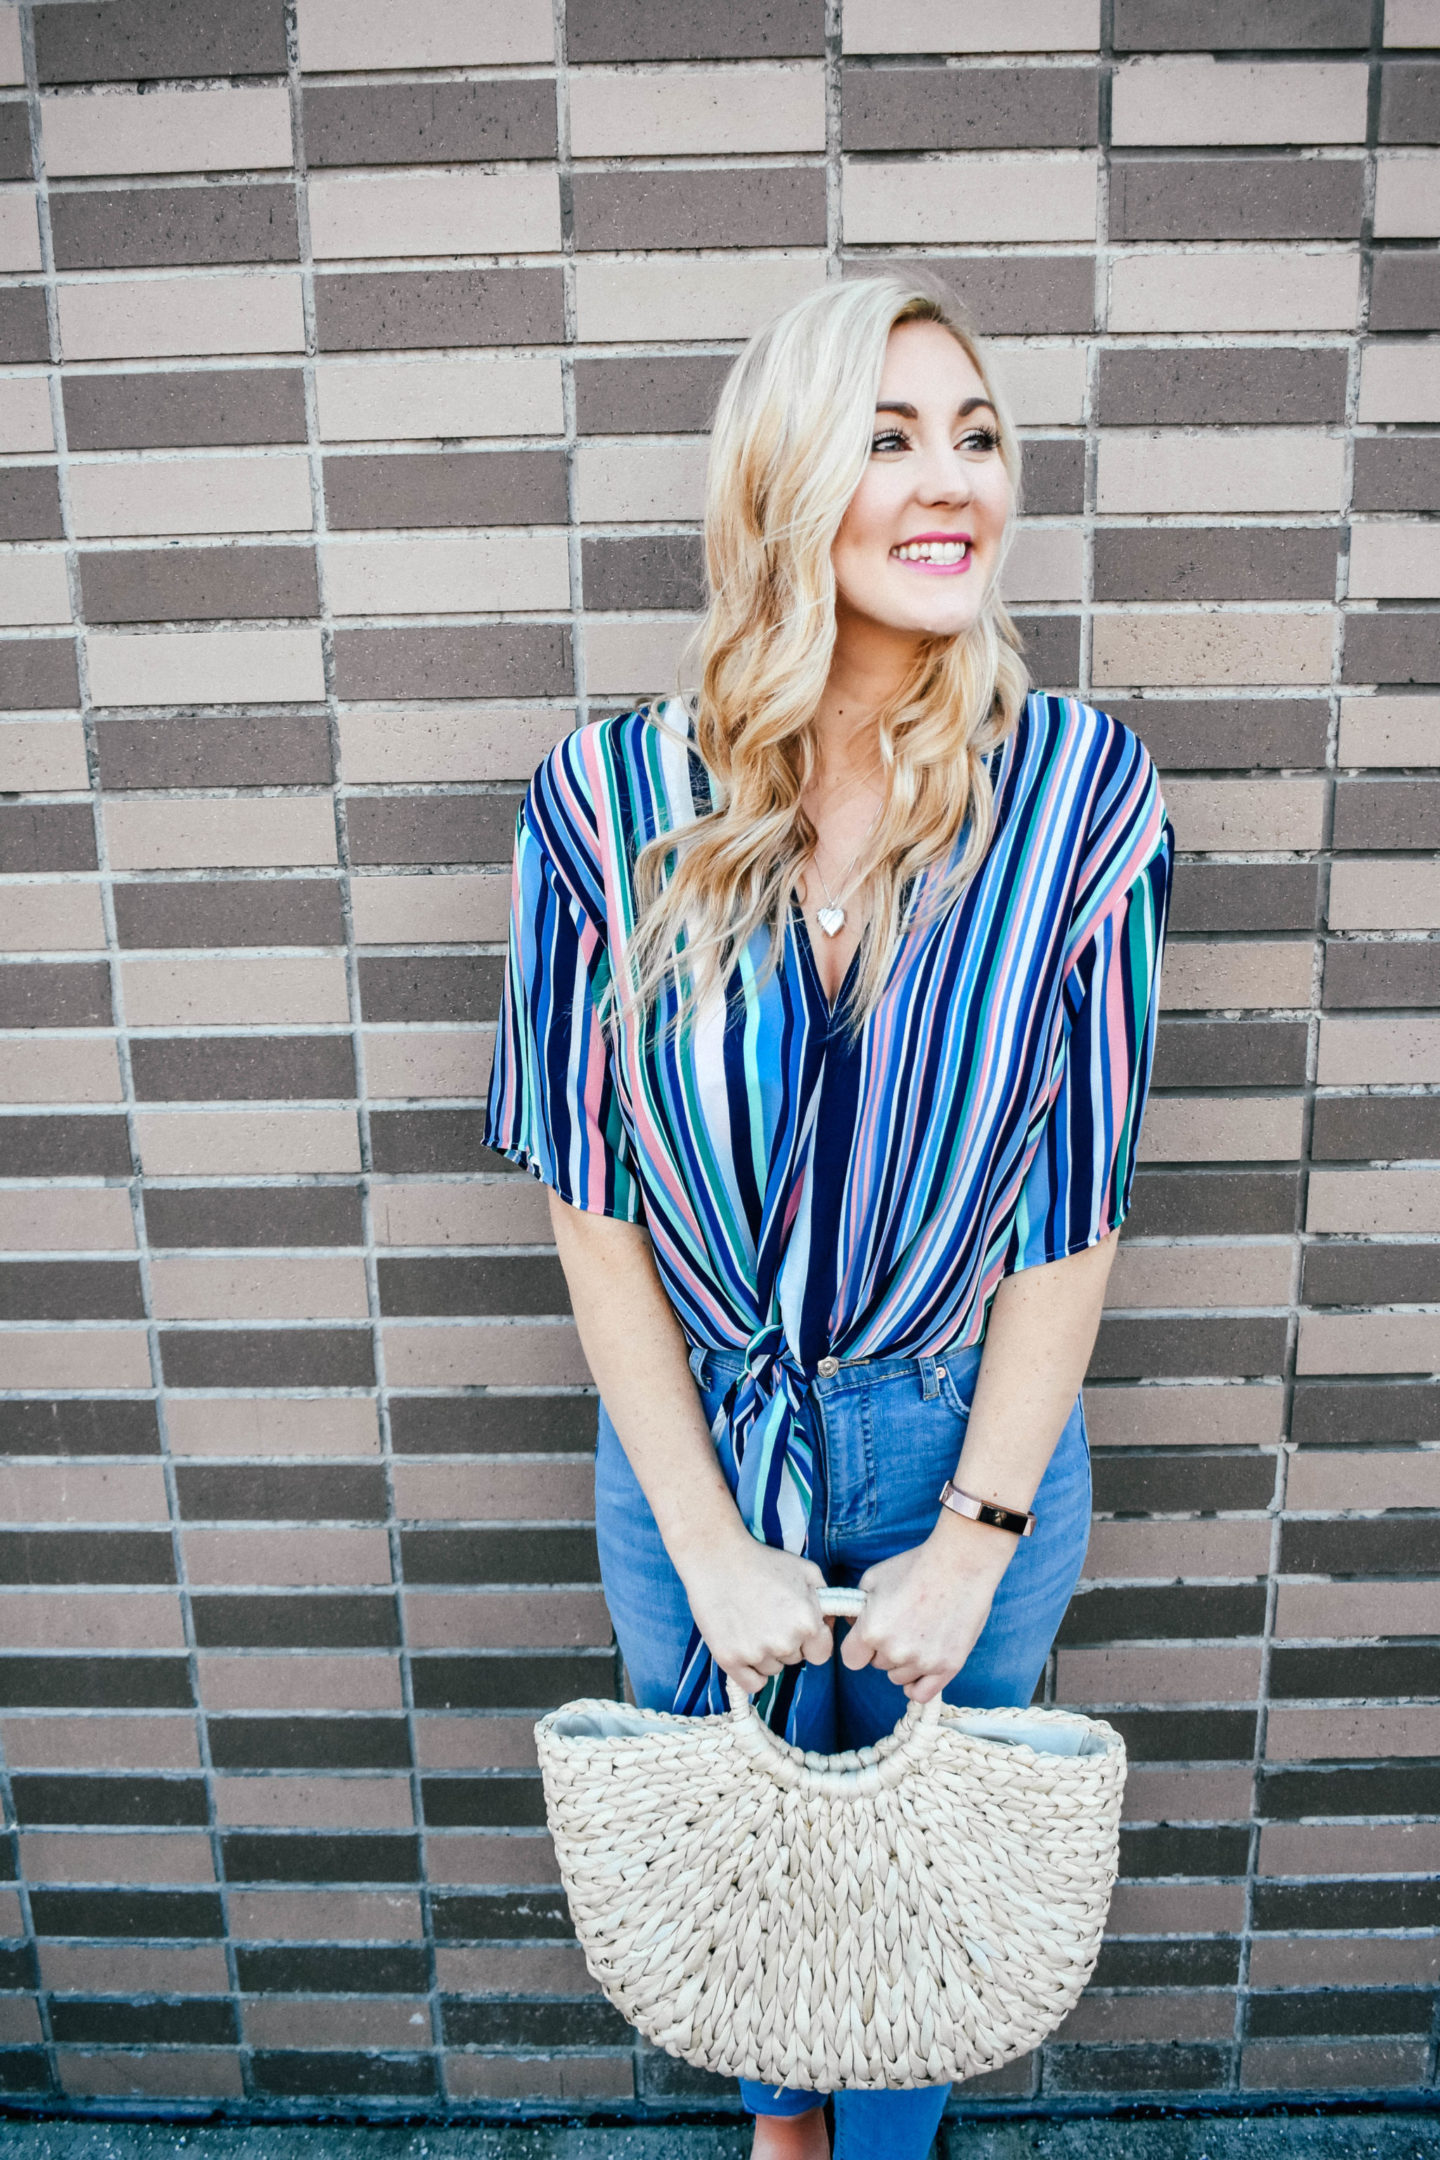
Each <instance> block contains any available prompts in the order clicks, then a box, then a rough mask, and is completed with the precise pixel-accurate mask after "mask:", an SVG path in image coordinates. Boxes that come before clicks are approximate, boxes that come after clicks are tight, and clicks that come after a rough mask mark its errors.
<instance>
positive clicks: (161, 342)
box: [59, 150, 305, 360]
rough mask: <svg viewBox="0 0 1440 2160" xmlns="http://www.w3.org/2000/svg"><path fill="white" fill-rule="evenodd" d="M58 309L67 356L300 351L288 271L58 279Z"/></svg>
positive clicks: (301, 335)
mask: <svg viewBox="0 0 1440 2160" xmlns="http://www.w3.org/2000/svg"><path fill="white" fill-rule="evenodd" d="M286 158H287V161H288V158H289V152H288V150H287V152H286ZM59 307H60V341H61V345H62V348H63V350H64V354H65V358H66V359H67V360H122V359H129V358H131V357H132V356H133V357H136V358H142V359H156V360H158V359H165V358H168V357H170V356H171V355H175V356H177V357H178V356H180V355H182V354H184V355H188V354H191V353H193V354H197V355H199V354H203V353H286V352H303V351H304V350H305V319H304V314H303V311H302V308H301V300H300V280H299V278H298V276H296V275H295V273H294V272H292V271H289V270H254V271H231V272H230V273H229V274H228V275H227V276H225V277H204V276H199V277H197V276H190V277H146V278H129V277H127V278H123V279H107V280H105V281H104V282H102V283H99V284H78V283H73V282H72V283H65V282H62V283H61V284H60V287H59Z"/></svg>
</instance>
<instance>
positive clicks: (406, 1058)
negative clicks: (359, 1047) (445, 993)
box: [361, 1028, 495, 1102]
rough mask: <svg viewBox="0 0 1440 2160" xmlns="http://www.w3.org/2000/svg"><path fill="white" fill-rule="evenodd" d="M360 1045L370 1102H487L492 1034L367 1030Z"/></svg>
mask: <svg viewBox="0 0 1440 2160" xmlns="http://www.w3.org/2000/svg"><path fill="white" fill-rule="evenodd" d="M361 1041H362V1043H363V1045H364V1051H365V1083H366V1088H367V1091H368V1093H369V1095H370V1097H371V1099H372V1100H373V1101H376V1102H403V1101H406V1100H407V1099H415V1098H420V1097H424V1098H428V1099H429V1100H432V1101H434V1100H442V1099H445V1098H450V1097H465V1098H466V1099H468V1100H471V1101H475V1100H478V1101H481V1102H483V1101H484V1099H485V1091H486V1089H487V1087H488V1086H489V1083H490V1063H491V1059H492V1057H493V1056H494V1051H495V1034H494V1030H493V1029H492V1028H437V1029H434V1030H433V1031H432V1030H429V1029H426V1028H367V1029H366V1030H365V1032H364V1034H363V1035H362V1037H361Z"/></svg>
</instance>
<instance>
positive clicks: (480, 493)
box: [325, 450, 566, 532]
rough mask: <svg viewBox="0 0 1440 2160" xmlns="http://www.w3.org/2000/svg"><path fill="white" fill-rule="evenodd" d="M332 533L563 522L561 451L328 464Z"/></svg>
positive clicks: (392, 456)
mask: <svg viewBox="0 0 1440 2160" xmlns="http://www.w3.org/2000/svg"><path fill="white" fill-rule="evenodd" d="M325 505H326V514H327V516H328V518H329V521H330V526H331V529H332V530H333V531H340V532H355V531H366V530H374V529H376V528H382V527H395V526H430V525H462V526H474V525H563V524H564V522H565V517H566V496H565V457H564V453H563V452H562V451H559V450H458V451H457V450H440V451H413V452H405V451H398V452H379V453H364V454H361V455H359V456H352V457H328V458H327V459H326V460H325Z"/></svg>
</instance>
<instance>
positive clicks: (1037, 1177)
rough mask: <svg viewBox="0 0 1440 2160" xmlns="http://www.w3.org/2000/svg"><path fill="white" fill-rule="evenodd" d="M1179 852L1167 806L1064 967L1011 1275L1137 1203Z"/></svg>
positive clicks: (1069, 1248)
mask: <svg viewBox="0 0 1440 2160" xmlns="http://www.w3.org/2000/svg"><path fill="white" fill-rule="evenodd" d="M1174 850H1175V834H1174V828H1173V827H1172V826H1171V824H1170V821H1169V819H1168V817H1164V815H1163V812H1162V821H1161V824H1160V830H1159V838H1158V844H1157V845H1156V846H1155V848H1154V852H1153V853H1152V854H1151V855H1150V857H1149V859H1148V861H1147V862H1146V863H1145V865H1144V867H1143V868H1142V869H1141V870H1140V872H1139V874H1138V875H1137V876H1136V877H1135V878H1134V880H1133V881H1132V883H1131V884H1130V885H1129V886H1128V888H1126V889H1125V890H1124V892H1123V894H1122V895H1121V896H1120V897H1119V898H1118V901H1117V903H1116V904H1114V905H1111V906H1107V907H1106V908H1105V909H1104V911H1103V912H1102V913H1101V914H1100V916H1099V919H1098V921H1096V922H1095V924H1094V927H1093V929H1092V930H1091V932H1090V935H1089V936H1088V937H1087V939H1086V941H1085V943H1084V945H1083V946H1082V947H1081V949H1080V951H1079V952H1078V953H1077V954H1076V956H1075V957H1074V959H1073V960H1072V962H1071V964H1070V966H1069V967H1068V969H1067V970H1066V974H1065V980H1064V986H1063V997H1064V1008H1065V1010H1064V1021H1063V1025H1062V1029H1061V1039H1060V1047H1059V1051H1058V1054H1057V1060H1056V1068H1055V1070H1054V1071H1053V1072H1052V1090H1053V1092H1052V1094H1051V1096H1050V1101H1049V1110H1048V1113H1047V1115H1046V1117H1045V1120H1044V1124H1043V1126H1042V1129H1041V1134H1040V1141H1039V1145H1038V1146H1037V1148H1036V1150H1035V1153H1034V1156H1033V1158H1032V1160H1031V1163H1030V1167H1029V1169H1028V1171H1027V1173H1026V1176H1025V1181H1024V1184H1023V1186H1022V1187H1021V1192H1020V1199H1019V1203H1018V1205H1017V1207H1016V1211H1015V1217H1014V1224H1013V1228H1012V1231H1011V1236H1010V1243H1009V1247H1008V1251H1007V1255H1006V1261H1005V1267H1004V1273H1005V1274H1007V1275H1018V1274H1020V1273H1021V1272H1022V1271H1023V1270H1024V1269H1026V1268H1031V1267H1039V1266H1041V1265H1043V1264H1044V1263H1045V1262H1046V1261H1049V1260H1063V1259H1066V1258H1067V1257H1068V1256H1069V1255H1070V1254H1071V1253H1077V1252H1083V1251H1084V1250H1085V1248H1086V1246H1088V1245H1098V1244H1099V1242H1100V1240H1101V1239H1102V1238H1104V1237H1107V1236H1108V1235H1109V1233H1110V1232H1111V1231H1112V1230H1114V1229H1116V1228H1117V1227H1118V1226H1119V1224H1120V1223H1121V1222H1122V1221H1123V1220H1124V1218H1125V1216H1126V1214H1127V1213H1128V1211H1129V1207H1130V1188H1131V1185H1132V1183H1133V1181H1134V1176H1135V1160H1136V1154H1137V1150H1138V1148H1139V1142H1140V1126H1141V1121H1142V1119H1143V1117H1144V1114H1145V1103H1146V1098H1147V1096H1148V1094H1149V1089H1150V1070H1151V1066H1152V1063H1153V1061H1154V1054H1155V1027H1156V1021H1157V1019H1158V1014H1159V998H1160V962H1161V956H1162V953H1163V949H1164V942H1165V925H1166V919H1167V916H1168V913H1169V904H1170V884H1171V875H1172V870H1173V865H1174Z"/></svg>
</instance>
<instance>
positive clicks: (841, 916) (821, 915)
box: [815, 907, 845, 937]
mask: <svg viewBox="0 0 1440 2160" xmlns="http://www.w3.org/2000/svg"><path fill="white" fill-rule="evenodd" d="M815 920H816V922H818V923H819V925H820V928H821V929H822V930H823V931H824V933H825V935H826V937H838V936H839V935H840V932H841V931H842V930H843V929H844V927H845V910H844V908H843V907H822V908H816V910H815Z"/></svg>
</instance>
